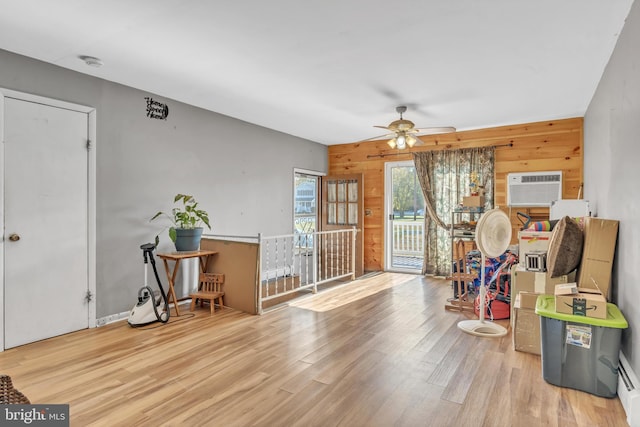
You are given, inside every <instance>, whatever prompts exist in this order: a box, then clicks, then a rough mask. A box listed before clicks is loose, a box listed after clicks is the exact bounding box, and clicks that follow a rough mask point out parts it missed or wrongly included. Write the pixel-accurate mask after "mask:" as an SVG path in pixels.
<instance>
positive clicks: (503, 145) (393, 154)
mask: <svg viewBox="0 0 640 427" xmlns="http://www.w3.org/2000/svg"><path fill="white" fill-rule="evenodd" d="M488 147H494V148H499V147H513V142H509V143H508V144H500V145H489V146H488ZM410 153H413V151H409V152H406V153H400V152H398V153H385V154H367V159H373V158H376V157H381V158H383V157H389V156H402V155H404V154H410Z"/></svg>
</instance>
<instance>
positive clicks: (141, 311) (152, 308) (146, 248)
mask: <svg viewBox="0 0 640 427" xmlns="http://www.w3.org/2000/svg"><path fill="white" fill-rule="evenodd" d="M155 248H156V245H154V244H153V243H145V244H144V245H142V246H140V249H142V253H143V257H144V286H143V287H142V288H140V289H139V290H138V302H137V303H136V305H135V306H134V307H133V308H132V309H131V312H130V313H129V326H131V327H136V326H144V325H148V324H149V323H153V322H162V323H167V322H168V321H169V301H168V299H167V294H165V292H164V289H163V288H162V284H161V283H160V277H158V270H157V269H156V261H155V259H154V257H153V251H154V249H155ZM149 261H151V266H152V267H153V273H154V274H155V276H156V281H157V282H158V287H159V288H160V293H161V295H162V299H161V298H160V295H158V294H157V293H156V292H154V290H153V289H151V288H150V287H149V285H148V283H147V280H148V273H147V270H148V267H147V264H148V262H149ZM163 302H164V305H162V306H161V304H162V303H163Z"/></svg>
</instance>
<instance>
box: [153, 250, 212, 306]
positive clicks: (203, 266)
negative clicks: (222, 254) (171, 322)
mask: <svg viewBox="0 0 640 427" xmlns="http://www.w3.org/2000/svg"><path fill="white" fill-rule="evenodd" d="M217 253H218V252H217V251H205V250H199V251H189V252H171V253H165V254H157V256H158V258H161V259H162V261H163V262H164V269H165V270H166V272H167V281H168V282H169V291H168V292H167V300H168V301H169V303H171V302H172V301H171V299H172V298H173V306H174V307H175V309H176V316H180V310H179V309H178V298H177V297H176V291H175V289H174V288H173V285H174V284H175V280H176V274H177V273H178V267H179V266H180V261H181V260H183V259H188V258H198V259H199V260H200V271H201V272H202V273H206V271H207V268H208V267H209V260H210V259H211V257H212V256H213V255H215V254H217ZM169 261H175V264H174V265H173V270H172V269H171V268H170V266H169Z"/></svg>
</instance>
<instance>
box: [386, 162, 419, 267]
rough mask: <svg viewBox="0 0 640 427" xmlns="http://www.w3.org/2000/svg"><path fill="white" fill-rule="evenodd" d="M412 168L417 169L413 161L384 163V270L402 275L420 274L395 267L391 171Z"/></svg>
mask: <svg viewBox="0 0 640 427" xmlns="http://www.w3.org/2000/svg"><path fill="white" fill-rule="evenodd" d="M406 166H410V167H413V168H415V163H414V162H413V160H400V161H395V162H385V163H384V270H385V271H395V272H400V273H413V274H415V273H416V272H417V273H419V272H420V271H419V270H416V269H413V268H401V267H393V235H392V233H393V229H392V228H391V222H392V220H391V216H392V215H393V182H392V180H391V178H392V174H391V169H392V168H394V167H406Z"/></svg>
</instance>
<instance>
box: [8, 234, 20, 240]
mask: <svg viewBox="0 0 640 427" xmlns="http://www.w3.org/2000/svg"><path fill="white" fill-rule="evenodd" d="M9 240H11V241H12V242H17V241H18V240H20V236H19V235H18V234H16V233H13V234H10V235H9Z"/></svg>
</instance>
